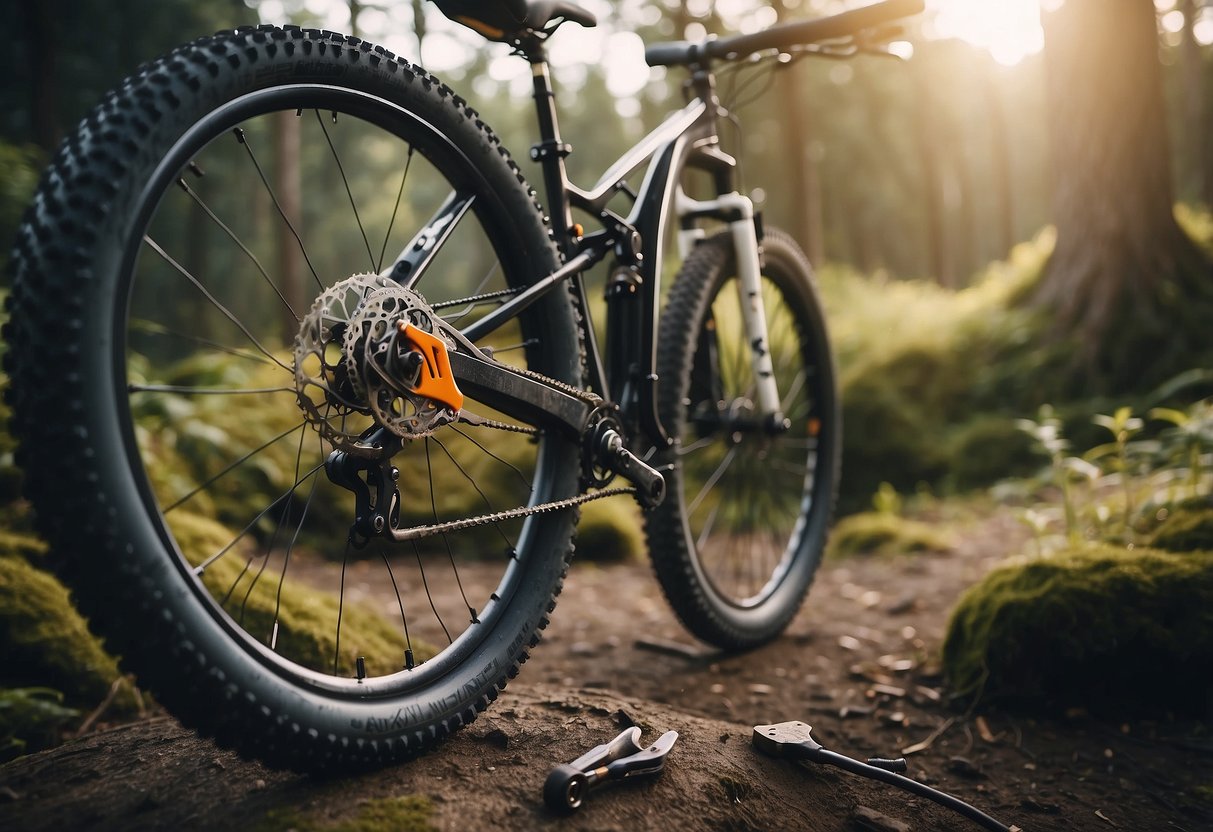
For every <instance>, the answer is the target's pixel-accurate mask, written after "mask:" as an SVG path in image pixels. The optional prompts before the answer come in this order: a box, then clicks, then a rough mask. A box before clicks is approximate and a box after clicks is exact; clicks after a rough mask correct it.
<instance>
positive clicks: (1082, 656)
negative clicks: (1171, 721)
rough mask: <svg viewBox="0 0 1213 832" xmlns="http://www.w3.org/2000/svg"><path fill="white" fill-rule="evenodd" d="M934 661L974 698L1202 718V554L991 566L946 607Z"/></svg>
mask: <svg viewBox="0 0 1213 832" xmlns="http://www.w3.org/2000/svg"><path fill="white" fill-rule="evenodd" d="M943 664H944V670H945V673H946V674H947V678H948V680H949V682H950V684H951V685H952V687H953V688H954V689H955V690H956V691H957V692H959V693H960V694H962V695H964V696H967V697H974V698H981V699H982V700H984V701H1001V702H1006V703H1011V704H1017V705H1020V706H1024V707H1029V708H1034V709H1047V708H1065V707H1085V708H1088V709H1090V710H1092V711H1095V712H1100V713H1107V714H1115V715H1116V716H1124V715H1126V714H1138V715H1146V714H1153V715H1162V714H1165V713H1169V712H1187V713H1196V714H1209V713H1213V687H1211V686H1210V684H1209V668H1210V667H1213V553H1199V552H1198V553H1189V554H1183V555H1179V554H1169V553H1165V552H1160V551H1157V550H1153V549H1138V550H1132V551H1126V550H1122V549H1116V548H1112V547H1109V546H1090V547H1083V548H1079V549H1074V550H1071V551H1068V552H1065V553H1062V554H1058V555H1054V556H1052V557H1048V558H1042V559H1036V560H1029V561H1022V562H1016V563H1011V564H1008V565H1006V566H1003V567H1000V568H998V569H996V570H994V571H993V572H991V573H990V574H989V575H987V576H986V578H985V579H984V580H982V581H981V582H980V583H978V584H977V585H976V586H974V587H972V588H971V589H970V590H969V591H968V592H966V593H965V594H964V595H963V596H962V597H961V599H960V602H959V603H958V605H957V606H956V608H955V610H953V612H952V617H951V621H950V622H949V624H948V632H947V636H946V639H945V641H944V645H943Z"/></svg>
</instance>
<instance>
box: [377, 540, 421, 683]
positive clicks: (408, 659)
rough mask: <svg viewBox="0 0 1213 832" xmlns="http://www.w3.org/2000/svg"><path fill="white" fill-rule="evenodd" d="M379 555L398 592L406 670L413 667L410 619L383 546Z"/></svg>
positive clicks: (396, 592)
mask: <svg viewBox="0 0 1213 832" xmlns="http://www.w3.org/2000/svg"><path fill="white" fill-rule="evenodd" d="M379 557H381V558H383V565H384V567H385V568H386V569H387V576H388V578H390V579H391V581H392V592H394V593H395V594H396V604H397V605H398V606H399V607H400V623H401V625H403V626H404V667H405V669H406V670H412V669H413V639H412V637H411V636H410V635H409V619H408V616H407V615H405V614H404V600H403V599H402V598H401V597H400V587H399V585H397V583H396V574H395V572H393V571H392V564H391V563H390V562H388V559H387V552H386V551H384V548H383V547H382V546H380V547H379Z"/></svg>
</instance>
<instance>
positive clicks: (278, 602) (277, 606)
mask: <svg viewBox="0 0 1213 832" xmlns="http://www.w3.org/2000/svg"><path fill="white" fill-rule="evenodd" d="M303 439H304V437H303V436H300V437H299V448H298V450H296V451H295V478H296V479H298V478H299V468H300V467H301V466H302V464H303ZM317 440H318V441H319V437H317ZM320 455H321V457H323V456H324V443H323V441H321V442H320ZM318 482H320V478H319V477H316V478H314V479H313V480H312V487H311V488H310V489H309V490H308V495H307V500H305V501H304V504H303V511H302V512H301V513H300V516H299V524H298V525H297V526H295V534H294V535H293V536H292V537H291V542H290V543H288V544H287V547H286V554H285V555H283V558H282V572H281V573H280V574H279V575H278V591H277V592H276V593H275V595H274V626H273V627H272V629H271V633H270V649H271V650H277V649H278V616H279V614H280V613H281V612H282V587H283V585H285V584H286V570H287V567H288V566H290V563H291V551H292V550H293V549H294V548H295V544H296V543H297V542H298V540H299V532H300V531H302V530H303V523H304V521H305V520H307V514H308V511H309V510H310V509H311V507H312V498H313V497H314V496H316V483H318ZM287 507H289V503H288V504H287ZM287 507H284V508H283V510H282V516H281V518H279V520H278V528H276V529H275V530H274V536H273V537H272V538H270V545H271V546H272V545H273V541H275V540H277V539H278V533H279V532H280V531H281V530H282V523H283V521H285V520H286V515H287ZM268 552H269V549H268V548H267V550H266V553H267V554H268Z"/></svg>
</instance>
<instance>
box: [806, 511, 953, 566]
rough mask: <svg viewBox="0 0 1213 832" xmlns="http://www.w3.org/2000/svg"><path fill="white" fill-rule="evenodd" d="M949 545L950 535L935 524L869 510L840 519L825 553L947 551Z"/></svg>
mask: <svg viewBox="0 0 1213 832" xmlns="http://www.w3.org/2000/svg"><path fill="white" fill-rule="evenodd" d="M950 548H952V542H951V540H950V538H949V537H948V536H947V535H945V534H943V533H942V532H940V531H938V530H937V529H936V528H935V527H934V526H931V525H929V524H927V523H923V522H921V521H918V520H907V519H906V518H904V517H897V516H896V515H893V514H888V513H884V512H875V511H869V512H863V513H860V514H852V515H850V516H849V517H844V518H843V519H841V520H839V521H838V523H837V525H835V526H834V529H833V531H831V532H830V541H829V544H828V545H827V548H826V557H830V558H841V557H847V556H849V555H898V554H905V553H909V552H944V551H947V550H948V549H950Z"/></svg>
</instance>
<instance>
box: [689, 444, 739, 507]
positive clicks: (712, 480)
mask: <svg viewBox="0 0 1213 832" xmlns="http://www.w3.org/2000/svg"><path fill="white" fill-rule="evenodd" d="M737 447H738V446H737V445H734V446H733V447H731V448H729V452H728V453H727V454H725V457H724V459H723V460H722V461H721V462H720V464H719V465H717V466H716V470H715V471H713V472H712V476H710V477H708V479H707V482H705V483H704V484H703V486H702V487H701V488H700V489H699V493H698V494H696V495H695V499H694V500H692V501H691V502H690V504H689V505H688V506H687V513H688V514H693V513H694V512H695V509H696V508H698V507H699V503H700V502H701V501H702V500H703V498H704V497H706V496H707V494H708V492H709V491H711V490H712V489H713V488H714V487H715V486H716V483H717V481H718V480H719V479H720V478H721V477H722V476H724V473H725V471H727V470H728V469H729V466H730V465H732V464H733V460H734V459H735V458H736V456H737Z"/></svg>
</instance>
